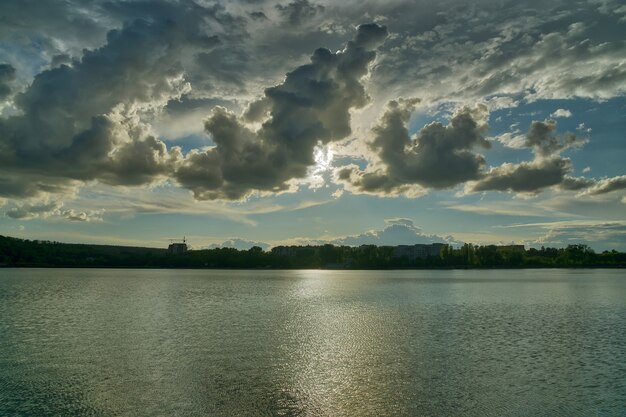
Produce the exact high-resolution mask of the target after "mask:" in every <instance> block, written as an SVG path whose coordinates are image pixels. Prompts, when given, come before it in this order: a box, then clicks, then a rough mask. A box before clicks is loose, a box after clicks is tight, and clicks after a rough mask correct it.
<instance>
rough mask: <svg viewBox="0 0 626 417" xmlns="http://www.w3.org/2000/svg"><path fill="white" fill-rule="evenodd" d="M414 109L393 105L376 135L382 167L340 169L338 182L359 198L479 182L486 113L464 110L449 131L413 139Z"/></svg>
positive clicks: (439, 128)
mask: <svg viewBox="0 0 626 417" xmlns="http://www.w3.org/2000/svg"><path fill="white" fill-rule="evenodd" d="M416 103H417V100H402V99H401V100H398V101H391V102H389V104H388V109H387V111H386V112H385V114H384V115H383V116H382V118H381V119H380V121H379V123H378V124H377V125H376V126H375V127H374V128H373V129H372V132H373V135H374V139H373V141H372V142H371V144H370V148H371V149H372V150H373V151H374V152H375V153H376V155H377V156H378V158H379V159H380V163H379V164H370V165H369V166H368V167H367V168H366V169H364V170H361V169H359V168H358V167H357V166H356V165H350V166H344V167H341V168H339V169H337V170H336V171H335V176H336V179H337V180H338V181H339V182H342V183H344V184H345V186H346V187H347V188H348V189H349V190H350V191H352V192H356V193H360V192H363V193H374V194H376V193H378V194H383V195H397V194H409V195H411V194H418V193H419V190H420V188H423V189H425V188H437V189H441V188H450V187H453V186H455V185H458V184H462V183H464V182H466V181H469V180H474V179H477V178H480V176H481V170H482V168H483V166H484V165H485V159H484V157H483V156H482V155H480V154H477V153H474V152H473V148H475V147H483V148H489V146H490V145H489V142H488V141H487V140H486V139H485V138H484V133H485V131H486V129H487V123H486V120H487V109H486V107H485V106H482V105H478V106H476V107H475V108H469V107H463V108H461V109H459V110H458V111H457V112H456V113H455V114H454V115H453V116H452V118H451V119H450V122H449V124H448V125H446V126H444V125H443V124H441V123H439V122H433V123H430V124H428V125H426V126H424V127H423V128H422V129H421V130H420V131H419V132H418V133H417V134H416V136H415V137H414V138H411V137H410V136H409V131H408V128H407V125H408V122H409V119H410V116H411V113H412V112H413V110H414V108H415V105H416ZM416 186H417V187H416Z"/></svg>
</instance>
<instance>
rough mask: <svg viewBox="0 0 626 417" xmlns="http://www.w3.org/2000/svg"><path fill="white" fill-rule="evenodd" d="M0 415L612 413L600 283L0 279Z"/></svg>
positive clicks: (516, 276) (624, 342) (619, 292)
mask: <svg viewBox="0 0 626 417" xmlns="http://www.w3.org/2000/svg"><path fill="white" fill-rule="evenodd" d="M0 273H1V275H0V334H2V337H1V338H0V375H1V376H2V377H1V378H0V415H11V416H13V415H15V416H20V415H24V416H27V415H38V416H53V415H126V416H134V415H155V416H157V415H314V416H324V415H329V416H330V415H333V416H334V415H468V416H503V415H520V416H521V415H524V416H525V415H546V416H548V415H550V416H551V415H568V416H576V415H581V416H582V415H620V413H623V410H624V409H625V408H624V405H625V404H626V383H625V381H626V357H625V356H626V352H625V349H624V346H626V325H625V323H626V277H624V274H623V272H622V271H614V270H587V271H568V270H533V271H524V270H521V271H171V270H151V271H145V270H141V271H136V270H27V269H23V270H19V269H15V270H8V269H7V270H1V271H0Z"/></svg>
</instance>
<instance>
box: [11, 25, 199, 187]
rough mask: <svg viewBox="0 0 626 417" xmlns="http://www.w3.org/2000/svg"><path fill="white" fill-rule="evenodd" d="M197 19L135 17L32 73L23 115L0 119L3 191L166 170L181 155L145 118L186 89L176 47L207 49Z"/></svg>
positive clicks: (119, 179) (155, 175) (138, 178)
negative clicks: (62, 61) (94, 44)
mask: <svg viewBox="0 0 626 417" xmlns="http://www.w3.org/2000/svg"><path fill="white" fill-rule="evenodd" d="M201 19H202V16H198V17H197V19H196V20H195V21H193V20H191V18H187V20H188V21H187V22H185V23H187V24H188V26H185V27H182V26H180V23H182V22H175V21H172V20H169V19H154V20H141V19H139V20H133V21H132V22H129V23H127V24H125V25H124V27H123V28H121V29H116V30H111V31H109V32H108V33H107V39H106V43H105V44H104V45H103V46H101V47H99V48H97V49H93V50H85V51H84V53H83V56H82V58H81V59H80V60H74V61H73V62H72V63H71V65H61V66H59V67H55V68H51V69H48V70H44V71H42V72H41V73H39V74H38V75H37V76H36V77H35V79H34V80H33V82H32V84H31V85H30V86H29V87H28V88H27V89H26V90H25V91H23V92H22V93H20V94H18V95H16V96H15V104H16V106H17V108H18V109H19V110H20V112H21V114H19V115H15V116H12V117H9V118H6V119H0V150H1V151H2V152H1V153H0V165H1V167H0V173H2V174H3V176H4V177H5V178H7V180H5V187H0V194H3V195H11V196H13V197H16V196H19V195H18V194H19V193H17V192H15V191H11V190H10V189H9V190H8V192H7V191H6V190H3V188H5V189H6V188H7V187H9V188H10V187H11V184H15V183H19V184H20V185H21V186H22V187H21V188H22V189H23V190H24V192H23V193H21V194H22V196H29V195H33V194H36V193H40V192H41V191H42V189H43V188H45V187H48V188H52V187H61V188H63V187H70V186H76V185H78V184H79V183H80V182H84V181H92V180H98V181H101V182H105V183H110V184H117V185H141V184H147V183H151V182H154V181H156V180H159V179H160V178H164V177H166V176H167V175H168V173H169V172H170V171H172V170H173V165H174V164H175V163H176V160H177V159H178V158H179V156H180V155H179V153H178V151H177V150H176V149H174V150H171V151H170V150H168V149H167V148H166V147H165V145H164V144H163V142H161V141H160V140H158V139H157V138H156V137H155V136H154V134H153V133H152V131H151V127H150V125H149V124H147V123H145V122H144V121H143V119H144V118H145V117H146V115H149V114H151V113H153V112H154V111H155V110H158V109H160V108H162V107H163V106H164V105H165V104H166V103H167V102H168V101H169V100H171V99H173V98H178V97H180V96H181V95H182V94H184V93H186V92H188V91H189V88H190V87H189V84H188V83H187V82H186V81H185V79H184V70H183V68H182V67H181V60H182V59H183V53H182V46H183V45H185V48H187V50H188V49H190V48H193V47H195V48H197V49H198V50H201V49H203V48H206V47H207V42H208V41H207V39H209V38H207V36H206V35H204V34H203V32H202V30H201V28H200V27H199V25H201V22H202V20H201ZM193 23H195V26H194V24H193ZM24 183H28V184H26V186H23V185H24ZM12 187H13V190H15V189H16V188H17V187H16V186H15V185H13V186H12Z"/></svg>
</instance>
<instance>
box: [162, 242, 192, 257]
mask: <svg viewBox="0 0 626 417" xmlns="http://www.w3.org/2000/svg"><path fill="white" fill-rule="evenodd" d="M187 249H188V247H187V243H185V242H183V243H170V245H169V246H168V248H167V251H168V252H169V253H171V254H174V255H180V254H181V253H185V252H187Z"/></svg>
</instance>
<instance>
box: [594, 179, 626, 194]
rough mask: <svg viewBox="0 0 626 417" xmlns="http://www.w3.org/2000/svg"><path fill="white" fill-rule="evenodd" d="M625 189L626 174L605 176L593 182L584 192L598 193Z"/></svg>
mask: <svg viewBox="0 0 626 417" xmlns="http://www.w3.org/2000/svg"><path fill="white" fill-rule="evenodd" d="M624 189H626V175H620V176H617V177H612V178H605V179H601V180H598V181H596V182H594V184H593V186H591V187H590V188H589V189H588V190H587V191H586V192H585V194H590V195H598V194H606V193H610V192H613V191H618V190H624Z"/></svg>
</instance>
